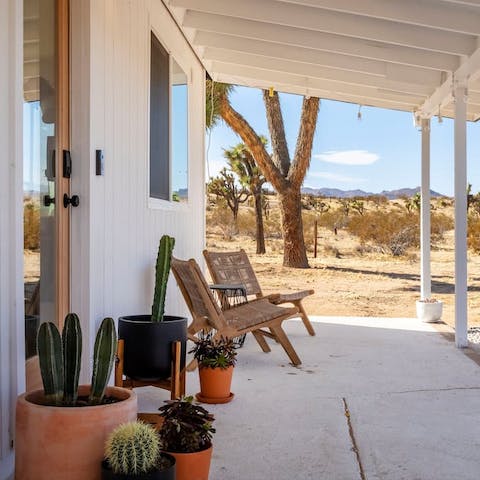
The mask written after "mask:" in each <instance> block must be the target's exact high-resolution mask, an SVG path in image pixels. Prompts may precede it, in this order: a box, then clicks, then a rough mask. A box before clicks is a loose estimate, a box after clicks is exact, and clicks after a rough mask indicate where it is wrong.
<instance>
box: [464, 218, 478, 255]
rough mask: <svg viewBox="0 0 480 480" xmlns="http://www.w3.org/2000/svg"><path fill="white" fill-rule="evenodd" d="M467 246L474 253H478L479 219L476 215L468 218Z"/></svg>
mask: <svg viewBox="0 0 480 480" xmlns="http://www.w3.org/2000/svg"><path fill="white" fill-rule="evenodd" d="M467 245H468V248H470V249H471V250H473V251H474V252H475V253H480V218H479V217H478V216H476V215H475V216H473V215H470V217H469V218H468V228H467Z"/></svg>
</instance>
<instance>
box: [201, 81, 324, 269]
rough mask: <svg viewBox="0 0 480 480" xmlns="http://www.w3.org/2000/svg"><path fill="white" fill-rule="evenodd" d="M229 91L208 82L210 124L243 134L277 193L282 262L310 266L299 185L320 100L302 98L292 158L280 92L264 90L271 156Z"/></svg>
mask: <svg viewBox="0 0 480 480" xmlns="http://www.w3.org/2000/svg"><path fill="white" fill-rule="evenodd" d="M230 91H231V87H230V86H228V85H225V84H218V83H214V84H213V86H212V83H211V81H207V126H208V127H211V126H212V125H214V123H215V121H217V119H218V118H219V117H221V118H222V119H223V120H224V121H225V122H226V123H227V125H229V126H230V128H231V129H232V130H233V131H234V132H236V133H237V134H238V135H240V137H241V139H242V140H243V142H244V143H245V145H246V146H247V147H248V149H249V150H250V152H251V153H252V155H253V157H254V158H255V161H256V163H257V165H258V166H259V167H260V169H261V171H262V172H263V174H264V175H265V177H266V179H267V181H268V182H270V184H271V185H272V187H273V188H274V189H275V191H276V192H277V194H278V200H279V204H280V210H281V215H282V233H283V241H284V251H283V264H284V265H285V266H287V267H296V268H308V266H309V265H308V260H307V252H306V248H305V241H304V237H303V221H302V202H301V193H300V188H301V186H302V183H303V180H304V178H305V174H306V172H307V170H308V167H309V166H310V159H311V154H312V144H313V136H314V134H315V127H316V124H317V116H318V109H319V105H320V100H319V99H318V98H316V97H304V99H303V104H302V113H301V118H300V128H299V132H298V137H297V145H296V148H295V153H294V156H293V159H292V158H291V157H290V153H289V151H288V146H287V140H286V137H285V128H284V125H283V118H282V112H281V109H280V98H279V96H278V93H277V92H273V94H270V92H268V91H266V90H265V91H264V92H263V101H264V104H265V108H266V113H267V121H268V129H269V131H270V138H271V144H272V148H273V153H272V155H270V154H269V153H268V152H267V150H266V148H265V145H264V144H263V142H262V140H261V138H260V136H259V135H258V134H257V133H256V132H255V130H253V128H252V127H251V126H250V124H249V123H248V122H247V121H246V120H245V118H243V117H242V115H240V113H238V112H237V111H236V110H235V109H234V108H233V107H232V105H231V104H230V101H229V93H230ZM209 105H210V106H209ZM212 106H213V108H212ZM209 114H210V116H208V115H209Z"/></svg>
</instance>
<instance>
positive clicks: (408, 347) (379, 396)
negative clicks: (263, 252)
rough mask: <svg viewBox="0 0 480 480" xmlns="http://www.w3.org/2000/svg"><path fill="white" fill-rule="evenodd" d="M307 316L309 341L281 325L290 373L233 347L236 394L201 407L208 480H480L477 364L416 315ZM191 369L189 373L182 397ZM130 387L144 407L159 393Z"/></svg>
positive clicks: (250, 346) (275, 351)
mask: <svg viewBox="0 0 480 480" xmlns="http://www.w3.org/2000/svg"><path fill="white" fill-rule="evenodd" d="M312 320H314V321H315V322H316V323H315V329H316V332H317V336H316V337H310V336H308V334H307V332H306V330H305V328H304V327H303V325H302V324H301V323H300V322H299V321H296V320H289V321H287V322H284V325H285V330H286V331H287V334H288V335H289V337H290V339H291V341H292V343H293V345H294V347H295V349H296V350H297V353H298V354H299V356H300V358H301V359H302V362H303V363H302V365H301V366H300V367H298V368H295V367H293V366H291V365H290V364H289V363H288V362H287V360H288V357H287V356H286V355H285V353H284V352H283V349H282V348H281V347H280V346H278V345H272V352H271V353H269V354H265V353H263V352H262V351H261V350H260V348H259V346H258V345H257V343H256V342H255V340H254V339H253V337H251V336H249V337H248V338H247V342H246V344H245V346H244V347H243V348H242V349H240V350H239V355H238V365H237V368H236V369H235V373H234V380H233V386H232V391H233V392H234V393H235V399H234V400H233V401H232V402H231V403H230V404H226V405H209V406H207V408H208V409H209V410H210V411H212V412H213V413H214V414H215V417H216V421H215V426H216V428H217V434H216V435H215V438H214V454H213V460H212V467H211V474H210V480H237V479H238V480H240V479H242V480H244V479H248V480H264V479H268V480H293V479H297V480H306V479H315V480H362V479H368V480H374V479H386V480H400V479H402V480H447V479H448V480H453V479H455V480H478V479H479V478H480V454H479V452H480V367H479V366H478V364H477V363H475V361H473V360H472V359H471V358H469V357H468V356H467V355H466V354H465V353H466V352H465V351H461V350H458V349H456V348H455V346H454V344H453V343H452V342H451V341H449V340H448V339H447V338H445V335H442V334H441V333H439V332H438V331H437V330H438V327H434V326H432V325H428V324H422V323H421V322H419V321H418V320H416V319H407V318H405V319H391V318H345V317H312ZM442 328H443V330H448V327H446V326H445V327H442ZM467 353H468V351H467ZM470 353H472V352H470ZM479 358H480V357H479ZM197 376H198V375H197V372H192V373H189V374H188V375H187V392H188V393H189V394H194V393H196V392H197V391H198V390H199V388H198V378H197ZM137 392H138V394H139V406H140V410H141V411H155V410H156V408H158V406H160V405H161V404H162V403H163V402H162V400H163V399H165V398H166V397H167V392H165V391H160V390H157V389H154V388H151V387H147V388H143V389H137Z"/></svg>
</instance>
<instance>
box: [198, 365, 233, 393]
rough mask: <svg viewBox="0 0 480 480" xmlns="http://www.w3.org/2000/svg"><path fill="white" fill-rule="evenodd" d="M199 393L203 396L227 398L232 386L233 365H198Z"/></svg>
mask: <svg viewBox="0 0 480 480" xmlns="http://www.w3.org/2000/svg"><path fill="white" fill-rule="evenodd" d="M198 373H199V375H200V391H201V392H200V393H201V395H202V397H205V398H210V399H213V398H221V399H223V398H227V397H229V396H230V388H231V386H232V375H233V365H230V367H228V368H210V367H200V368H199V369H198Z"/></svg>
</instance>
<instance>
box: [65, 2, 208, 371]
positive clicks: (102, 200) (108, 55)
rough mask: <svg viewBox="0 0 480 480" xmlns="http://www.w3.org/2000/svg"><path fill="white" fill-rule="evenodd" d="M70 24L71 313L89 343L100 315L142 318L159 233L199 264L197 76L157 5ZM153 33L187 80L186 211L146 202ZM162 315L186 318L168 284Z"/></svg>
mask: <svg viewBox="0 0 480 480" xmlns="http://www.w3.org/2000/svg"><path fill="white" fill-rule="evenodd" d="M72 20H73V25H72V47H73V49H72V154H73V161H74V170H73V175H72V193H78V194H79V195H80V207H79V208H77V209H76V210H74V211H73V212H72V309H73V310H74V311H77V312H78V313H79V314H80V315H81V319H82V323H83V325H84V332H85V333H86V336H87V337H89V338H90V344H92V343H93V335H94V333H95V329H96V327H97V325H98V324H99V322H100V321H101V319H102V318H103V317H104V316H112V317H113V318H115V319H116V318H117V317H118V316H120V315H126V314H135V313H147V312H148V311H149V309H150V306H151V300H152V292H153V266H154V261H155V257H156V251H157V247H158V241H159V239H160V237H161V235H162V234H164V233H166V234H169V235H172V236H174V237H175V238H176V245H175V252H174V254H175V255H176V256H178V257H180V258H188V257H195V258H197V259H200V257H201V251H202V248H203V246H204V238H205V235H204V232H205V226H204V70H203V68H202V66H201V64H200V63H199V61H198V60H197V59H196V57H195V55H194V54H193V52H192V51H191V49H190V47H189V46H188V43H187V42H186V40H185V39H184V37H183V36H182V34H181V32H180V31H179V30H178V28H177V26H176V24H175V22H174V21H173V20H172V18H171V17H170V15H169V13H168V11H167V10H166V8H165V7H164V5H163V3H162V2H161V1H160V0H95V1H93V0H91V1H90V2H87V1H85V2H72ZM151 30H153V31H154V32H155V34H156V35H157V36H158V38H159V39H160V41H161V42H162V43H163V44H164V46H165V47H166V49H167V50H168V51H170V53H171V54H172V55H173V56H174V58H175V59H176V61H177V62H178V63H179V64H180V65H181V66H182V68H183V70H184V71H185V72H186V73H187V75H188V76H189V203H188V205H180V204H176V203H169V202H163V203H162V202H157V203H159V204H158V205H156V206H155V207H152V206H151V205H149V201H148V188H149V183H148V165H149V136H148V135H149V115H148V111H149V78H150V76H149V75H150V72H149V66H150V31H151ZM95 149H102V150H103V151H104V156H105V175H104V176H95V163H94V161H95ZM166 311H167V313H168V314H172V315H184V314H186V313H187V311H186V307H185V305H184V303H183V300H182V298H181V295H180V292H179V290H178V288H177V287H176V285H175V282H174V279H173V278H172V279H171V281H170V285H169V289H168V292H167V308H166ZM90 346H91V345H90ZM88 358H89V355H88V353H87V354H86V355H84V359H85V361H86V362H88ZM87 374H88V364H87V363H85V365H84V368H83V375H84V377H86V376H87Z"/></svg>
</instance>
